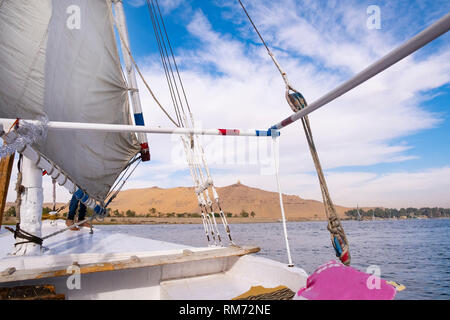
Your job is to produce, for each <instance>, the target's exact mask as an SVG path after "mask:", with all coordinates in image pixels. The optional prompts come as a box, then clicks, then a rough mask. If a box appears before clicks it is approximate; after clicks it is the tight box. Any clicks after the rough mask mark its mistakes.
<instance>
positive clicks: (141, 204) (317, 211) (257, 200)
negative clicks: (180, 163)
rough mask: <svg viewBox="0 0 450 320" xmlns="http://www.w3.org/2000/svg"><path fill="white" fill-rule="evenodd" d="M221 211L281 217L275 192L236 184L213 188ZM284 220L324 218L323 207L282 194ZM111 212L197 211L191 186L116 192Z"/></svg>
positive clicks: (139, 213)
mask: <svg viewBox="0 0 450 320" xmlns="http://www.w3.org/2000/svg"><path fill="white" fill-rule="evenodd" d="M217 192H218V194H219V196H220V199H221V206H222V209H223V211H224V212H231V213H233V214H239V213H240V212H241V211H242V210H245V211H247V212H251V211H254V212H255V214H256V217H259V218H278V217H281V213H280V206H279V200H278V199H279V198H278V193H276V192H269V191H265V190H261V189H257V188H252V187H248V186H245V185H243V184H241V183H236V184H233V185H230V186H226V187H221V188H217ZM283 201H284V205H285V211H286V216H287V218H291V219H302V218H304V219H321V220H322V219H324V218H325V212H324V208H323V204H322V203H321V202H319V201H315V200H306V199H302V198H300V197H299V196H295V195H283ZM110 207H111V209H112V210H115V209H117V210H119V211H124V212H125V211H126V210H133V211H135V212H136V214H138V215H145V214H147V213H149V210H150V209H151V208H155V209H156V211H157V212H163V213H169V212H175V213H184V212H187V213H195V212H199V209H198V204H197V198H196V196H195V194H194V190H193V188H192V187H178V188H170V189H162V188H158V187H152V188H145V189H130V190H125V191H122V192H120V193H119V195H118V196H117V198H116V199H115V200H114V201H113V202H112V203H111V205H110ZM336 209H337V211H338V214H339V215H340V216H344V212H345V211H346V210H348V209H349V208H345V207H340V206H337V207H336Z"/></svg>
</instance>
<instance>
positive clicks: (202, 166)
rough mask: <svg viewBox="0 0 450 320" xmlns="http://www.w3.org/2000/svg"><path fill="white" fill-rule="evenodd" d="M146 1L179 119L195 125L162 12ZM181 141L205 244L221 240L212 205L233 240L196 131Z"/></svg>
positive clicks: (182, 123)
mask: <svg viewBox="0 0 450 320" xmlns="http://www.w3.org/2000/svg"><path fill="white" fill-rule="evenodd" d="M146 2H147V8H148V10H149V13H150V18H151V22H152V26H153V31H154V34H155V38H156V42H157V45H158V50H159V54H160V57H161V63H162V66H163V69H164V74H165V77H166V81H167V84H168V88H169V93H170V97H171V99H172V103H173V108H174V111H175V114H176V117H177V120H178V123H179V124H180V126H181V127H185V128H194V127H195V123H194V117H193V114H192V111H191V108H190V105H189V101H188V99H187V95H186V90H185V88H184V85H183V81H182V79H181V75H180V71H179V69H178V65H177V63H176V59H175V55H174V52H173V48H172V45H171V43H170V39H169V36H168V33H167V29H166V26H165V23H164V19H163V16H162V14H161V10H160V7H159V3H158V0H147V1H146ZM181 141H182V144H183V147H184V151H185V154H186V159H187V162H188V166H189V170H190V174H191V176H192V179H193V181H194V186H195V190H196V195H197V200H198V204H199V208H200V212H201V217H202V222H203V227H204V230H205V235H206V238H207V240H208V244H209V243H210V240H211V241H213V242H214V245H217V244H219V245H221V244H222V239H221V236H220V232H219V228H218V225H217V221H216V213H215V210H214V205H215V206H217V208H218V213H217V214H218V215H219V216H220V218H221V221H222V223H223V226H224V228H225V232H226V233H227V235H228V239H229V241H230V243H231V244H234V243H233V240H232V238H231V232H230V228H229V225H228V222H227V220H226V217H225V214H224V212H223V210H222V208H221V206H220V200H219V196H218V194H217V191H216V189H215V187H214V183H213V180H212V178H211V174H210V171H209V168H208V164H207V162H206V156H205V154H204V150H203V148H202V147H201V145H200V143H198V141H199V136H198V135H196V134H195V135H194V134H189V135H188V134H187V135H185V136H182V137H181ZM209 188H211V191H212V196H213V200H214V201H212V200H211V198H210V194H209V191H208V189H209Z"/></svg>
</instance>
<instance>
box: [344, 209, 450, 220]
mask: <svg viewBox="0 0 450 320" xmlns="http://www.w3.org/2000/svg"><path fill="white" fill-rule="evenodd" d="M359 214H360V215H361V217H362V218H372V217H375V218H384V219H392V218H397V219H401V218H446V217H450V209H444V208H438V207H435V208H420V209H418V208H401V209H389V208H386V209H385V208H375V209H369V210H363V209H359ZM345 215H346V216H348V217H350V218H352V219H358V210H357V209H352V210H348V211H347V212H345Z"/></svg>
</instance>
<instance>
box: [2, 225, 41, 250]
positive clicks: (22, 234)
mask: <svg viewBox="0 0 450 320" xmlns="http://www.w3.org/2000/svg"><path fill="white" fill-rule="evenodd" d="M5 229H7V230H9V231H11V232H12V233H13V234H14V239H17V238H20V239H25V240H26V241H21V242H16V243H15V244H14V246H17V245H18V244H24V243H35V244H38V245H40V246H41V245H42V241H43V240H44V239H43V238H39V237H37V236H35V235H33V234H31V233H29V232H27V231H25V230H22V229H20V223H17V224H16V230H14V229H13V228H9V227H5Z"/></svg>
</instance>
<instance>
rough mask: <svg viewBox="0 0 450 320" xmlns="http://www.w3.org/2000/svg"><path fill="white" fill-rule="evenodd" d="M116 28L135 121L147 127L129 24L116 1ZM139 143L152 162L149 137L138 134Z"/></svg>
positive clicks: (118, 0)
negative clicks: (132, 57) (132, 51)
mask: <svg viewBox="0 0 450 320" xmlns="http://www.w3.org/2000/svg"><path fill="white" fill-rule="evenodd" d="M113 3H114V9H115V13H116V15H115V18H116V19H115V20H116V26H117V29H118V31H119V35H120V46H121V51H122V56H123V61H124V63H125V69H126V74H127V79H128V86H129V87H130V96H131V104H132V108H133V112H134V121H135V123H136V125H137V126H145V122H144V116H143V113H142V106H141V99H140V97H139V89H138V86H137V81H136V72H135V70H134V66H133V63H132V59H131V55H130V51H129V50H131V49H130V39H129V36H128V29H127V22H126V18H125V12H124V10H123V4H122V0H114V1H113ZM137 137H138V141H139V143H140V145H141V155H142V161H149V160H150V151H149V147H148V141H147V136H146V135H145V133H138V134H137Z"/></svg>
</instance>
